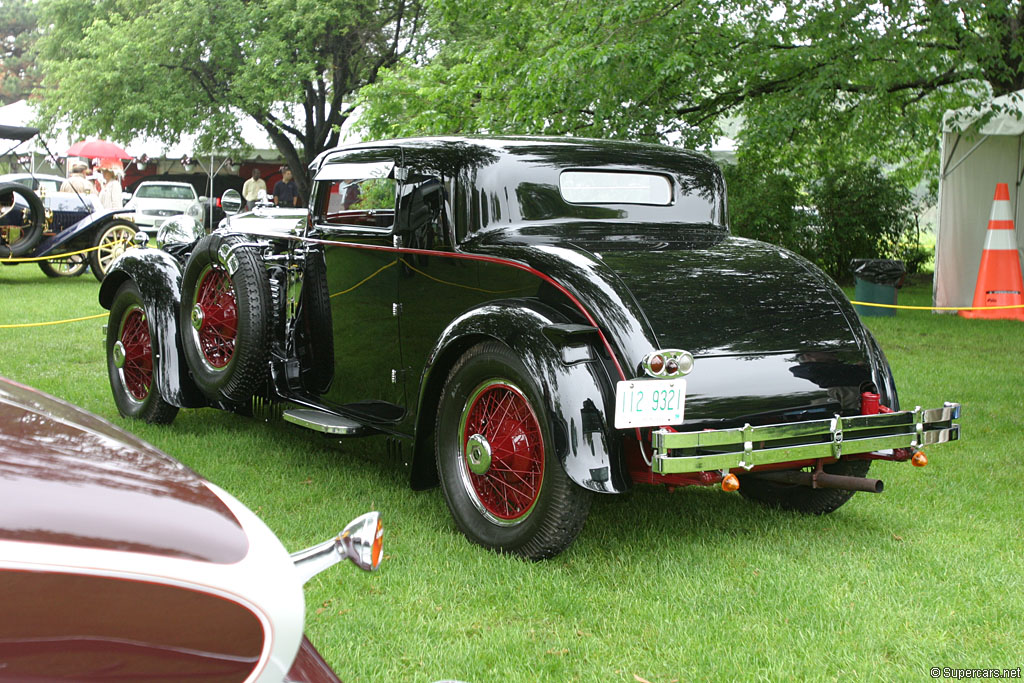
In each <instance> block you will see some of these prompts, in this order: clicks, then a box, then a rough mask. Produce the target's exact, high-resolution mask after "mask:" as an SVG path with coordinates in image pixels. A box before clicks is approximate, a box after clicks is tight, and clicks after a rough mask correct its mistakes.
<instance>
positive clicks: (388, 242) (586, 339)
mask: <svg viewBox="0 0 1024 683" xmlns="http://www.w3.org/2000/svg"><path fill="white" fill-rule="evenodd" d="M311 172H312V175H313V177H314V184H313V185H314V187H313V189H312V193H311V196H310V197H309V207H310V210H309V212H308V214H305V213H302V214H298V215H294V216H290V217H289V216H281V215H277V214H274V210H272V209H261V208H259V207H258V208H257V209H256V210H255V211H254V212H253V213H252V214H247V215H243V216H234V217H232V219H231V220H230V221H228V223H227V224H226V225H224V226H223V227H222V228H221V229H219V230H217V231H214V232H213V233H212V234H210V235H205V236H204V235H201V230H198V229H196V230H187V229H186V230H177V231H176V235H177V237H176V238H174V239H170V238H168V239H167V240H164V243H165V245H164V247H163V248H162V250H154V249H135V250H130V251H129V252H127V253H126V254H124V255H123V256H122V258H121V259H120V260H119V261H118V262H116V263H115V264H114V265H113V267H112V270H111V273H110V275H109V276H108V277H107V279H106V280H105V281H104V283H103V286H102V289H101V291H100V301H101V303H102V304H103V306H105V307H106V308H108V309H109V310H110V319H109V325H108V331H107V358H108V368H109V375H110V383H111V387H112V390H113V394H114V399H115V401H116V403H117V405H118V408H119V410H120V411H121V413H122V414H124V415H130V416H135V417H138V418H141V419H144V420H149V421H153V422H169V421H170V420H172V419H173V417H174V415H175V414H176V412H177V411H178V409H179V408H187V407H198V406H205V405H211V406H216V407H220V408H224V409H231V410H238V411H242V412H249V411H254V412H260V410H259V408H260V406H263V407H266V406H271V407H272V408H274V410H270V411H267V414H270V415H277V414H280V415H281V416H282V417H283V419H284V421H287V422H290V423H293V424H295V425H299V426H301V427H304V428H307V429H312V430H316V431H320V432H323V433H325V434H328V435H333V436H336V437H351V436H360V435H379V436H381V437H383V438H384V439H386V440H387V448H388V449H389V452H390V453H392V454H395V455H397V456H398V457H399V459H400V460H401V461H402V462H404V463H405V464H406V465H407V466H408V467H409V471H410V475H411V482H412V485H413V486H414V487H417V488H425V487H430V486H434V485H436V484H438V483H440V485H441V487H442V490H443V492H444V496H445V499H446V501H447V503H448V506H449V509H450V510H451V513H452V515H453V517H454V519H455V522H456V524H457V525H458V527H459V529H460V530H461V531H462V532H463V533H465V535H466V536H467V537H468V538H470V539H471V540H472V541H474V542H476V543H479V544H481V545H484V546H486V547H489V548H493V549H496V550H500V551H504V552H514V553H518V554H520V555H522V556H525V557H529V558H533V559H538V558H544V557H550V556H552V555H554V554H557V553H559V552H561V551H562V550H563V549H565V548H566V547H567V546H568V545H569V544H570V543H571V542H572V541H573V540H574V539H575V538H576V536H577V534H578V533H579V532H580V530H581V528H582V527H583V523H584V520H585V519H586V517H587V513H588V511H589V507H590V503H591V499H592V496H593V495H594V494H600V493H621V492H623V491H626V490H628V489H629V488H630V487H631V486H632V485H634V484H636V483H648V484H666V485H671V486H682V485H711V484H721V485H722V486H723V487H724V488H726V489H735V488H736V487H738V488H739V491H740V493H741V494H742V495H744V496H746V497H748V498H751V499H754V500H756V501H759V502H762V503H766V504H769V505H775V506H781V507H784V508H790V509H796V510H801V511H804V512H810V513H826V512H831V511H832V510H835V509H836V508H838V507H839V506H840V505H842V504H843V503H844V502H846V500H848V499H849V498H850V497H851V496H852V495H853V492H854V491H864V490H866V491H880V490H881V488H882V483H881V482H880V481H878V480H875V479H866V478H865V475H866V474H867V472H868V467H869V465H870V464H871V461H872V460H878V459H882V460H909V459H911V458H912V457H916V459H917V462H918V464H923V462H924V455H923V453H922V454H918V453H919V451H920V449H921V448H922V447H924V446H925V445H927V444H931V443H939V442H943V441H950V440H954V439H956V438H957V437H958V435H959V426H958V425H957V424H956V423H955V420H956V419H957V418H958V416H959V406H958V405H957V404H946V405H945V406H943V407H941V408H937V409H934V410H920V409H917V410H909V411H901V410H900V406H899V401H898V399H897V395H896V388H895V386H894V384H893V378H892V374H891V372H890V369H889V366H888V363H887V361H886V359H885V356H884V355H883V354H882V351H881V349H880V348H879V347H878V344H877V343H876V342H875V340H874V339H873V338H872V336H871V334H870V333H869V332H868V330H867V329H865V327H864V326H863V325H862V324H861V322H860V320H859V319H858V317H857V314H856V313H855V312H854V310H853V308H852V307H851V305H850V303H849V301H847V299H846V297H845V296H844V295H843V293H842V291H841V290H840V289H839V288H838V287H837V286H836V285H835V284H834V283H833V282H832V281H831V280H829V279H828V278H827V277H826V276H825V275H823V274H822V273H821V272H820V271H819V270H818V269H816V268H815V267H814V266H812V265H811V264H809V263H808V262H807V261H805V260H804V259H802V258H800V257H798V256H796V255H794V254H792V253H790V252H788V251H786V250H784V249H780V248H778V247H774V246H772V245H769V244H764V243H760V242H755V241H751V240H747V239H739V238H736V237H733V236H731V235H730V234H729V229H728V226H727V223H726V206H725V187H724V184H723V181H722V176H721V173H720V172H719V170H718V168H717V167H716V166H715V165H714V163H712V162H711V161H710V160H709V159H707V158H705V157H703V156H701V155H697V154H693V153H689V152H684V151H681V150H676V149H671V148H667V147H661V146H655V145H645V144H636V143H623V142H608V141H597V140H578V139H550V138H501V139H498V138H493V139H492V138H442V139H412V140H397V141H389V142H377V143H363V144H358V145H353V146H349V147H342V148H338V149H332V150H329V151H326V152H324V153H322V154H321V155H320V156H319V157H318V158H317V159H316V161H315V162H314V163H313V164H312V167H311ZM254 405H255V406H256V408H254ZM684 409H685V410H684Z"/></svg>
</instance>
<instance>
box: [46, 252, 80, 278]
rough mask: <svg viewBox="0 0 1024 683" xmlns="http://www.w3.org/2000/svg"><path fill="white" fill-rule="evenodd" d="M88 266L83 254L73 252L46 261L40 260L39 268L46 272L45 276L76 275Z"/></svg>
mask: <svg viewBox="0 0 1024 683" xmlns="http://www.w3.org/2000/svg"><path fill="white" fill-rule="evenodd" d="M88 267H89V260H88V259H87V258H86V257H85V254H75V255H74V256H65V257H63V258H52V259H50V260H48V261H40V262H39V269H40V270H41V271H43V272H44V273H46V277H78V276H79V275H81V274H82V273H84V272H85V269H86V268H88Z"/></svg>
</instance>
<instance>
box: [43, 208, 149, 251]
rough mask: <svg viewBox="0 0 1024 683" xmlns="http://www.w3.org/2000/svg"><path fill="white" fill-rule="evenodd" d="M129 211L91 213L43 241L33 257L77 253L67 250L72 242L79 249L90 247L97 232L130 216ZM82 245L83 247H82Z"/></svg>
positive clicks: (116, 210) (113, 210) (114, 210)
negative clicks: (116, 220)
mask: <svg viewBox="0 0 1024 683" xmlns="http://www.w3.org/2000/svg"><path fill="white" fill-rule="evenodd" d="M130 213H131V210H130V209H109V210H107V211H103V212H99V213H91V214H89V215H88V216H86V217H85V218H83V219H82V220H80V221H78V222H77V223H75V224H74V225H70V226H68V227H67V228H64V229H63V230H61V231H60V232H58V233H57V234H56V235H54V236H53V237H50V238H48V239H45V240H43V241H42V242H41V243H40V244H39V246H38V247H36V249H35V251H34V252H33V256H49V255H50V254H52V253H61V252H63V251H77V250H76V249H69V248H68V246H69V245H70V244H71V243H72V242H76V243H78V246H79V247H80V248H83V249H84V248H86V247H90V246H92V241H93V238H94V235H95V232H96V231H97V230H102V228H103V226H104V225H106V224H107V223H109V222H110V221H111V220H113V219H115V218H123V215H122V214H130ZM83 245H84V246H83Z"/></svg>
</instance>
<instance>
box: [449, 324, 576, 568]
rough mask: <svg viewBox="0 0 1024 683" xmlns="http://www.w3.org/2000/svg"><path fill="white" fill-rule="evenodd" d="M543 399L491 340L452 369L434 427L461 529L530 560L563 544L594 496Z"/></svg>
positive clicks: (511, 355)
mask: <svg viewBox="0 0 1024 683" xmlns="http://www.w3.org/2000/svg"><path fill="white" fill-rule="evenodd" d="M541 397H542V394H541V391H540V389H539V387H538V385H537V382H536V381H535V380H534V378H533V377H531V376H530V373H529V371H527V369H526V368H525V366H524V365H523V364H522V362H521V361H520V360H519V359H518V358H517V357H516V355H515V354H514V353H512V351H511V350H510V349H509V348H508V347H506V346H504V345H502V344H499V343H496V342H485V343H482V344H479V345H477V346H475V347H473V348H471V349H470V350H469V351H468V352H467V353H466V354H465V355H464V356H463V357H462V358H461V359H460V360H459V362H458V363H457V364H456V365H455V367H454V368H452V371H451V373H450V374H449V376H448V381H447V384H446V385H445V388H444V392H443V394H442V396H441V401H440V406H439V411H438V416H437V425H436V435H437V437H436V438H437V444H436V445H437V465H438V472H439V474H440V479H441V488H442V490H443V491H444V496H445V500H446V502H447V503H448V508H449V510H450V511H451V513H452V516H453V517H454V519H455V523H456V524H457V525H458V527H459V529H460V530H461V531H462V532H463V533H464V534H465V535H466V537H467V538H469V540H471V541H473V542H474V543H478V544H480V545H482V546H484V547H486V548H491V549H492V550H497V551H499V552H511V553H515V554H518V555H521V556H523V557H526V558H529V559H532V560H539V559H543V558H546V557H552V556H554V555H557V554H558V553H560V552H561V551H563V550H564V549H565V548H567V547H568V546H569V545H570V544H571V543H572V542H573V541H574V540H575V539H576V536H577V535H578V534H579V532H580V530H581V529H582V528H583V524H584V522H585V521H586V518H587V513H588V512H589V510H590V502H591V493H590V492H589V491H587V490H585V489H583V488H582V487H580V486H577V485H576V484H575V483H574V482H572V481H571V480H570V479H569V477H568V475H567V474H566V473H565V470H564V469H563V468H562V465H561V463H560V462H559V461H558V457H557V456H556V454H555V452H554V448H553V445H552V444H553V440H552V435H551V420H550V417H549V415H548V412H547V409H546V407H545V405H544V402H543V401H542V399H541Z"/></svg>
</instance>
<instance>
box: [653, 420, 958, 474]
mask: <svg viewBox="0 0 1024 683" xmlns="http://www.w3.org/2000/svg"><path fill="white" fill-rule="evenodd" d="M959 418H960V404H959V403H946V404H945V405H944V406H943V407H942V408H935V409H932V410H922V409H921V408H916V409H914V410H904V411H899V412H894V413H879V414H877V415H851V416H849V417H840V416H839V415H836V416H835V417H833V418H829V419H824V420H810V421H807V422H793V423H788V424H776V425H763V426H759V427H752V426H750V425H749V424H748V425H745V426H743V427H737V428H734V429H712V430H707V431H701V432H673V431H670V430H668V429H658V430H655V431H653V432H652V433H651V445H652V446H653V449H654V459H653V461H652V463H651V466H652V469H653V470H654V472H655V473H656V474H682V473H690V472H707V471H711V470H731V469H733V468H737V467H739V468H743V469H748V470H749V469H751V468H753V467H757V466H759V465H771V464H776V463H785V462H796V461H801V460H810V459H815V458H835V459H839V458H842V457H843V455H854V454H858V453H872V452H875V451H884V450H889V449H896V448H921V447H923V446H926V445H930V444H937V443H945V442H947V441H956V440H957V439H959V438H960V425H959V424H956V423H955V422H954V420H957V419H959Z"/></svg>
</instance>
